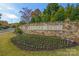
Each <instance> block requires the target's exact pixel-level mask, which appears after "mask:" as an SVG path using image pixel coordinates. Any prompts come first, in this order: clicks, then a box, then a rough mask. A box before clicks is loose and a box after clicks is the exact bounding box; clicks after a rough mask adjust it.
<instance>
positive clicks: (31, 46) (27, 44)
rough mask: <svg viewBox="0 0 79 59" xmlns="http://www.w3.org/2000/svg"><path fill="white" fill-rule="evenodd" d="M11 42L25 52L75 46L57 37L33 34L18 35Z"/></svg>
mask: <svg viewBox="0 0 79 59" xmlns="http://www.w3.org/2000/svg"><path fill="white" fill-rule="evenodd" d="M11 42H12V43H13V44H15V45H16V46H17V47H18V48H20V49H24V50H34V51H39V50H53V49H59V48H67V47H71V46H75V45H74V44H72V43H71V42H69V41H67V40H64V39H61V38H60V37H56V36H42V35H33V34H22V35H17V36H16V37H14V38H12V39H11Z"/></svg>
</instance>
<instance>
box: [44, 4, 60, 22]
mask: <svg viewBox="0 0 79 59" xmlns="http://www.w3.org/2000/svg"><path fill="white" fill-rule="evenodd" d="M59 7H60V6H59V4H58V3H49V4H48V6H47V8H46V9H44V11H43V13H44V14H45V15H46V16H47V17H48V19H49V21H51V16H54V14H55V13H56V12H57V11H58V9H59Z"/></svg>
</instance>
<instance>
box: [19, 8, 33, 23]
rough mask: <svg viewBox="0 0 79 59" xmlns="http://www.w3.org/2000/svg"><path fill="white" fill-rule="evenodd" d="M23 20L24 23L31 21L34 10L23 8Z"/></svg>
mask: <svg viewBox="0 0 79 59" xmlns="http://www.w3.org/2000/svg"><path fill="white" fill-rule="evenodd" d="M20 13H21V22H22V23H28V22H30V21H31V18H32V17H31V13H32V10H31V9H28V8H23V9H22V10H21V11H20Z"/></svg>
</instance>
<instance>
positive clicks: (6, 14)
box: [3, 13, 18, 19]
mask: <svg viewBox="0 0 79 59" xmlns="http://www.w3.org/2000/svg"><path fill="white" fill-rule="evenodd" d="M3 17H4V18H10V19H17V18H18V17H17V16H16V15H15V14H9V13H5V14H3Z"/></svg>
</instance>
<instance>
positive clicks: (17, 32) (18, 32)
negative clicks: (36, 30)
mask: <svg viewBox="0 0 79 59" xmlns="http://www.w3.org/2000/svg"><path fill="white" fill-rule="evenodd" d="M15 33H16V34H23V31H22V30H21V29H20V28H16V29H15Z"/></svg>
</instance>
